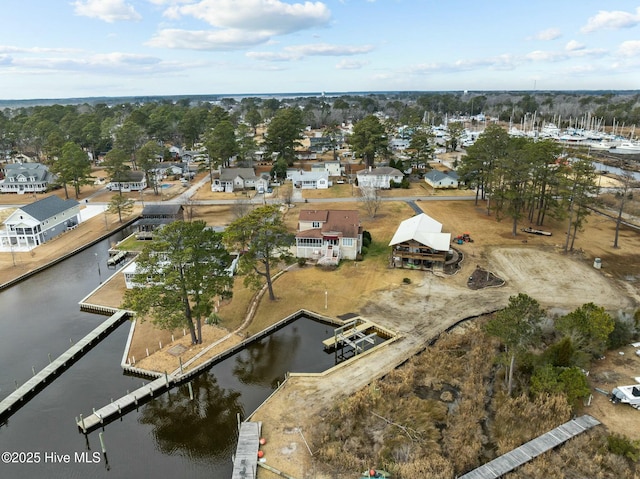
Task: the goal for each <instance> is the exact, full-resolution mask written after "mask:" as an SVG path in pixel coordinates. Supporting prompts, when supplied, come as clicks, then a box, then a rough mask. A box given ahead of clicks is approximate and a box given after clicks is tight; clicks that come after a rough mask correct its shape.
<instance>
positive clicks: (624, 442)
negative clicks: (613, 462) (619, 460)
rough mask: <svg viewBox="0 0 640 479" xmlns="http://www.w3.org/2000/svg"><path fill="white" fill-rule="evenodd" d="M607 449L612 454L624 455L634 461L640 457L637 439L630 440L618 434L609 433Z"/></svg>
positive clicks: (639, 446)
mask: <svg viewBox="0 0 640 479" xmlns="http://www.w3.org/2000/svg"><path fill="white" fill-rule="evenodd" d="M607 449H609V452H611V453H613V454H617V455H618V456H622V457H626V458H627V459H631V460H632V461H634V462H637V461H638V459H640V445H639V444H638V441H632V440H631V439H629V438H628V437H626V436H622V435H620V434H610V435H609V436H607Z"/></svg>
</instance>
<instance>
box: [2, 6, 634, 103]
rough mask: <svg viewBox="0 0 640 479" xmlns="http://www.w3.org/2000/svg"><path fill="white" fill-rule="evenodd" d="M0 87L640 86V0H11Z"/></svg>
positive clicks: (96, 91)
mask: <svg viewBox="0 0 640 479" xmlns="http://www.w3.org/2000/svg"><path fill="white" fill-rule="evenodd" d="M2 7H3V8H2V28H1V29H0V99H40V98H72V97H95V96H141V95H142V96H146V95H149V96H155V95H198V94H203V95H207V94H223V95H224V94H228V95H241V94H261V93H263V94H267V93H305V92H322V91H325V92H328V93H329V92H331V93H342V92H362V91H451V90H467V91H470V92H472V91H474V90H635V89H640V0H636V1H617V0H612V1H608V2H607V1H602V0H598V1H592V0H580V1H577V0H553V1H548V0H530V1H528V2H525V1H522V0H473V1H467V0H458V1H448V0H440V1H431V0H325V1H313V0H310V1H304V0H72V1H69V0H2Z"/></svg>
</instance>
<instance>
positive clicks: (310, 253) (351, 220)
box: [295, 210, 362, 265]
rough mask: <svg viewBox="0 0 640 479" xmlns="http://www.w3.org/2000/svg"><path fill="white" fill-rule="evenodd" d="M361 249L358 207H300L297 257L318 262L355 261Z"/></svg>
mask: <svg viewBox="0 0 640 479" xmlns="http://www.w3.org/2000/svg"><path fill="white" fill-rule="evenodd" d="M361 252H362V225H361V224H360V216H359V214H358V211H357V210H302V211H300V216H299V217H298V232H297V233H296V252H295V253H296V257H298V258H307V259H312V260H315V261H317V262H318V264H334V265H335V264H338V263H339V262H340V260H341V259H343V258H344V259H351V260H354V259H356V257H357V256H358V254H360V253H361Z"/></svg>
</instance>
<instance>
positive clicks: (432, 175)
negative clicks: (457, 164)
mask: <svg viewBox="0 0 640 479" xmlns="http://www.w3.org/2000/svg"><path fill="white" fill-rule="evenodd" d="M424 176H425V178H429V179H430V180H431V181H442V180H444V179H445V178H451V179H452V180H455V181H458V174H457V173H456V172H455V171H447V172H443V171H438V170H431V171H429V172H427V173H425V175H424Z"/></svg>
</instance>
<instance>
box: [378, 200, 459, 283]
mask: <svg viewBox="0 0 640 479" xmlns="http://www.w3.org/2000/svg"><path fill="white" fill-rule="evenodd" d="M450 244H451V233H443V232H442V223H440V222H438V221H436V220H434V219H433V218H431V217H430V216H428V215H426V214H424V213H421V214H419V215H416V216H413V217H412V218H409V219H407V220H404V221H403V222H401V223H400V226H398V229H397V230H396V233H395V234H394V235H393V238H391V242H390V243H389V246H391V247H392V248H393V251H392V257H393V263H392V264H393V266H394V267H396V268H411V269H425V270H431V269H442V267H443V266H444V263H445V261H446V259H447V254H448V253H449V248H450Z"/></svg>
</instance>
